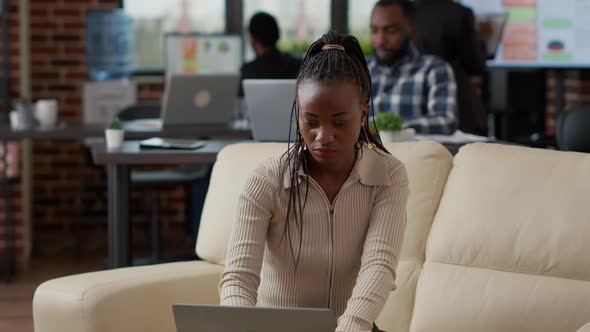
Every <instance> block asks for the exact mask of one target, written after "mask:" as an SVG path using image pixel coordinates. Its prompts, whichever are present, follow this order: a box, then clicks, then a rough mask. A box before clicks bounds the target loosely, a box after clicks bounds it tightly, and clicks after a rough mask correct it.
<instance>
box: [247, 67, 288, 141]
mask: <svg viewBox="0 0 590 332" xmlns="http://www.w3.org/2000/svg"><path fill="white" fill-rule="evenodd" d="M243 85H244V97H245V98H246V108H247V112H248V116H249V117H250V125H251V127H252V137H253V138H254V140H256V141H263V142H286V141H287V140H288V139H289V126H292V127H291V136H290V138H291V142H292V141H293V140H294V139H295V137H296V132H297V126H296V123H295V121H297V119H295V118H294V119H293V122H292V123H291V111H292V108H293V101H294V100H295V87H296V81H295V80H276V79H246V80H244V81H243Z"/></svg>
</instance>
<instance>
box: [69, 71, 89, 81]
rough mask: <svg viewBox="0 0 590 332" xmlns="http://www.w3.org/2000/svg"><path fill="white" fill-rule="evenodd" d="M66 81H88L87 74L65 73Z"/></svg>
mask: <svg viewBox="0 0 590 332" xmlns="http://www.w3.org/2000/svg"><path fill="white" fill-rule="evenodd" d="M65 79H66V80H88V73H86V72H81V71H80V72H67V73H66V74H65Z"/></svg>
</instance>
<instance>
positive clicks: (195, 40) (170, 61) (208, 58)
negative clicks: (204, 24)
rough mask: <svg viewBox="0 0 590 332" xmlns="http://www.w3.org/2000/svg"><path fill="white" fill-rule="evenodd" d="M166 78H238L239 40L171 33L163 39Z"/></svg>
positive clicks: (239, 60)
mask: <svg viewBox="0 0 590 332" xmlns="http://www.w3.org/2000/svg"><path fill="white" fill-rule="evenodd" d="M165 39H166V42H165V45H166V47H165V58H166V75H170V74H237V73H239V71H240V67H241V65H242V57H243V56H242V51H243V46H242V37H241V36H239V35H200V34H178V33H170V34H166V36H165Z"/></svg>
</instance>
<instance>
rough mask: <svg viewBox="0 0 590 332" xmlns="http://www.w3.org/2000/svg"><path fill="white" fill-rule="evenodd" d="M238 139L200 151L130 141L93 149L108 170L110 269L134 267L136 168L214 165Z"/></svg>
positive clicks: (96, 159)
mask: <svg viewBox="0 0 590 332" xmlns="http://www.w3.org/2000/svg"><path fill="white" fill-rule="evenodd" d="M236 142H239V141H238V140H210V141H208V142H207V145H205V146H204V147H202V148H200V149H196V150H160V149H157V150H155V149H147V150H146V149H140V148H139V142H137V141H127V142H124V143H123V146H122V147H121V148H120V149H118V150H115V151H108V150H107V149H106V146H105V145H104V144H96V145H95V146H93V147H92V158H93V159H94V162H95V163H96V164H99V165H106V167H107V190H108V264H107V265H108V267H109V268H118V267H125V266H129V265H131V257H132V255H131V223H130V221H129V206H130V194H129V174H130V173H129V171H130V166H133V165H146V164H149V165H154V164H156V165H158V164H159V165H165V164H174V165H177V164H191V163H192V164H199V163H214V162H215V160H216V159H217V153H218V152H219V151H220V150H221V149H222V148H223V147H225V146H226V145H228V144H231V143H236Z"/></svg>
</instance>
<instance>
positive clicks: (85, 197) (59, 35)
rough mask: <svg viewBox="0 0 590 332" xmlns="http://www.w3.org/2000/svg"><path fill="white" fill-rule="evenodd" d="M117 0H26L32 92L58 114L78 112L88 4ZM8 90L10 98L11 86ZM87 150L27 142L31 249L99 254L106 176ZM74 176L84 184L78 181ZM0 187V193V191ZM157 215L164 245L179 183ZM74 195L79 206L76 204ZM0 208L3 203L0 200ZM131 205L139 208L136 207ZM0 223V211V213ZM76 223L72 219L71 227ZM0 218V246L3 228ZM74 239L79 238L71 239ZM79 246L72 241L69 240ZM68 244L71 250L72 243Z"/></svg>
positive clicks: (169, 239) (138, 239) (149, 92)
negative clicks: (30, 156) (55, 104)
mask: <svg viewBox="0 0 590 332" xmlns="http://www.w3.org/2000/svg"><path fill="white" fill-rule="evenodd" d="M117 3H118V1H117V0H31V2H30V15H31V19H30V20H31V24H30V29H31V30H30V31H31V76H32V77H31V85H32V98H33V100H37V99H41V98H56V99H57V100H58V102H59V106H60V111H59V120H60V121H62V122H67V123H79V122H81V120H82V87H83V84H84V82H86V81H88V76H87V73H86V66H85V49H84V44H85V37H84V31H85V16H86V13H87V12H88V11H89V10H92V9H110V8H115V7H116V6H117ZM16 4H17V0H11V11H12V13H13V15H12V19H11V28H12V33H11V36H12V76H13V80H12V81H13V82H12V84H13V90H18V87H19V85H18V84H19V81H18V77H19V66H18V8H17V6H16ZM161 93H162V84H161V83H153V84H142V85H140V88H139V97H140V100H143V101H159V99H160V97H161ZM13 97H14V98H18V95H17V94H16V92H14V93H13ZM86 153H87V151H85V148H84V147H83V145H82V144H81V143H80V142H77V141H43V140H36V141H34V142H33V160H32V165H33V202H32V207H33V233H32V234H33V238H32V241H33V255H34V256H35V255H64V254H65V255H68V254H70V253H71V254H74V253H76V254H80V253H82V254H85V253H89V252H90V251H93V252H97V253H100V254H106V188H105V184H106V180H105V178H104V172H102V170H101V169H100V168H99V167H96V166H92V165H91V161H89V159H88V158H87V155H86ZM82 182H83V183H84V185H83V186H82V185H81V184H82ZM13 188H14V189H16V191H15V192H14V193H13V195H12V197H13V198H14V199H13V202H14V206H13V210H14V211H16V212H17V214H16V215H15V216H16V225H17V229H16V234H17V243H16V244H17V252H18V256H19V260H21V261H22V257H23V252H24V248H25V245H24V243H23V241H22V240H23V239H22V234H23V232H24V227H23V221H22V215H21V212H20V211H21V201H20V199H21V193H20V183H17V184H16V185H15V186H13ZM0 195H2V194H1V193H0ZM0 197H1V196H0ZM160 200H161V221H162V223H163V226H162V235H163V237H164V240H163V241H164V243H163V244H164V245H165V244H166V243H170V244H171V245H175V244H176V243H178V240H179V239H181V238H182V236H183V234H182V233H183V231H184V229H183V227H184V226H183V225H184V213H183V204H184V192H183V190H182V188H176V189H170V190H164V191H163V192H162V193H161V198H160ZM132 201H133V207H134V220H139V219H143V218H142V217H141V213H142V211H141V208H143V207H144V204H143V199H142V197H140V196H139V195H138V193H134V195H133V199H132ZM80 203H83V206H84V208H83V209H80V206H81V205H80ZM0 209H1V210H0V211H3V210H4V209H3V208H2V207H1V206H0ZM137 210H139V211H137ZM0 221H1V222H2V225H4V223H3V213H2V214H0ZM78 226H80V227H78ZM2 227H3V226H0V253H2V250H3V247H4V234H3V232H4V230H3V228H2ZM134 229H135V232H136V235H137V236H135V237H134V240H135V241H134V243H135V244H136V246H139V247H141V246H143V244H144V243H145V240H144V239H145V238H146V237H145V236H143V234H142V232H145V229H146V227H145V225H143V224H138V225H137V226H134ZM76 239H78V240H79V241H76ZM77 245H79V246H80V247H79V248H77V247H76V246H77ZM74 249H75V250H74Z"/></svg>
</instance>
